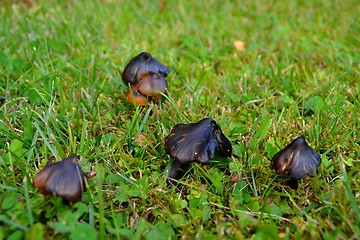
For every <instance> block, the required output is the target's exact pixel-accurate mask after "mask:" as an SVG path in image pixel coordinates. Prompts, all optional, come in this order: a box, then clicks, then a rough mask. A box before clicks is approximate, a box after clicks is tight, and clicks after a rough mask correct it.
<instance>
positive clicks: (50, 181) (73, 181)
mask: <svg viewBox="0 0 360 240" xmlns="http://www.w3.org/2000/svg"><path fill="white" fill-rule="evenodd" d="M78 158H79V156H78V155H74V156H71V157H68V158H65V159H64V160H62V161H61V162H56V163H54V162H53V161H52V160H49V161H48V163H47V164H46V166H45V167H44V169H42V170H41V171H40V173H39V174H38V175H37V176H36V177H35V179H34V182H33V184H34V186H35V187H37V188H38V189H39V190H40V191H41V192H42V193H43V194H44V195H50V194H52V195H54V196H59V197H62V198H63V199H64V200H66V201H68V202H77V201H80V200H81V198H82V194H83V192H84V191H85V190H86V183H85V181H86V175H85V174H84V172H83V170H82V169H81V167H80V165H79V163H78V162H77V159H78Z"/></svg>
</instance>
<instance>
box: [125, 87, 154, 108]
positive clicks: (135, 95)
mask: <svg viewBox="0 0 360 240" xmlns="http://www.w3.org/2000/svg"><path fill="white" fill-rule="evenodd" d="M125 96H126V100H127V101H128V102H129V103H135V105H137V106H146V104H147V103H148V100H149V99H148V97H146V96H145V95H144V94H141V93H140V92H139V91H138V89H137V85H135V86H133V87H131V88H129V89H128V90H127V91H126V93H125Z"/></svg>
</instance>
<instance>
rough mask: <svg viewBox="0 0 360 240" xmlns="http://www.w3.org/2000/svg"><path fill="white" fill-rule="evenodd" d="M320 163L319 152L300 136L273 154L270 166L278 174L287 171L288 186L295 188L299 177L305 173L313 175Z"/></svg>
mask: <svg viewBox="0 0 360 240" xmlns="http://www.w3.org/2000/svg"><path fill="white" fill-rule="evenodd" d="M320 163H321V158H320V156H319V154H318V153H317V152H315V151H314V150H313V149H312V148H311V147H310V146H309V145H308V144H307V143H306V141H305V138H304V137H303V136H300V137H298V138H296V139H294V140H293V141H292V142H291V143H290V144H289V145H288V146H287V147H285V148H284V149H282V150H281V151H280V152H278V153H276V154H275V155H274V156H273V158H272V160H271V168H272V169H275V171H276V173H278V174H284V173H286V172H288V174H289V177H290V181H289V183H290V186H291V187H292V188H297V182H298V181H299V180H300V179H302V178H303V177H305V176H306V175H308V176H310V177H313V176H314V175H315V174H317V172H318V167H319V165H320Z"/></svg>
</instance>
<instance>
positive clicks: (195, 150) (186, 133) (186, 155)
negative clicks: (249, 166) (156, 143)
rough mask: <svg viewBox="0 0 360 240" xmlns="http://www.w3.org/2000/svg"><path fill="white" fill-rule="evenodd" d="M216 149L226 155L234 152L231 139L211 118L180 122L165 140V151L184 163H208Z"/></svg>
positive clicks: (228, 155)
mask: <svg viewBox="0 0 360 240" xmlns="http://www.w3.org/2000/svg"><path fill="white" fill-rule="evenodd" d="M216 150H218V152H219V153H220V154H221V155H224V156H226V157H230V156H231V154H232V146H231V143H230V141H229V139H227V138H226V137H225V135H224V134H223V133H222V131H221V129H220V126H219V125H218V124H217V123H216V122H215V121H214V120H213V119H211V118H205V119H203V120H201V121H199V122H197V123H190V124H178V125H176V126H175V127H174V128H173V129H172V130H171V133H170V135H169V136H167V138H166V140H165V151H166V152H167V153H168V154H169V155H170V156H171V157H173V158H174V159H175V160H177V161H179V162H181V163H183V164H186V163H190V162H193V161H198V162H200V163H208V162H209V160H210V159H212V158H213V157H214V154H215V151H216Z"/></svg>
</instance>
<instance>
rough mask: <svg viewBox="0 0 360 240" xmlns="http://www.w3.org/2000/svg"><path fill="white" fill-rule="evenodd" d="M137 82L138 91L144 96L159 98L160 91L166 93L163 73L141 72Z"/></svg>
mask: <svg viewBox="0 0 360 240" xmlns="http://www.w3.org/2000/svg"><path fill="white" fill-rule="evenodd" d="M140 78H141V80H140V81H139V82H138V83H137V88H138V90H139V92H141V93H142V94H144V95H146V96H151V97H155V98H161V97H162V96H163V95H162V94H161V93H166V87H167V86H166V79H165V77H164V76H163V75H160V74H158V73H154V72H148V73H144V74H141V76H140Z"/></svg>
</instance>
